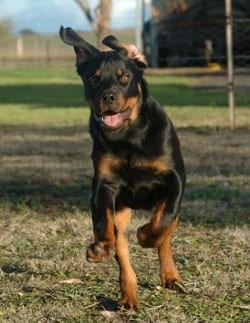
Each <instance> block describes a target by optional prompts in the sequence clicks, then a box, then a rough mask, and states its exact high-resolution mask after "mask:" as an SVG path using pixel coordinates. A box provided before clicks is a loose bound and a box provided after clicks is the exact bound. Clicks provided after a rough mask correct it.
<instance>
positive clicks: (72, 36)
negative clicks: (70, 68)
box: [59, 26, 100, 66]
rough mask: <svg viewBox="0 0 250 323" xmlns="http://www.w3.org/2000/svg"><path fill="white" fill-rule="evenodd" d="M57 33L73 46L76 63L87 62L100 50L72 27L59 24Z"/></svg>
mask: <svg viewBox="0 0 250 323" xmlns="http://www.w3.org/2000/svg"><path fill="white" fill-rule="evenodd" d="M59 35H60V37H61V39H62V41H63V42H64V43H65V44H67V45H70V46H73V47H74V50H75V53H76V65H77V66H80V65H81V64H83V63H85V62H87V61H88V60H89V59H90V58H91V57H95V56H96V55H98V54H99V53H100V52H99V50H98V49H97V48H95V47H94V46H92V45H91V44H89V43H88V42H86V40H84V39H82V38H81V37H80V36H79V35H78V34H77V33H76V32H75V31H74V30H73V29H72V28H70V27H68V28H64V27H63V26H61V28H60V31H59Z"/></svg>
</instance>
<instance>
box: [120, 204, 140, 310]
mask: <svg viewBox="0 0 250 323" xmlns="http://www.w3.org/2000/svg"><path fill="white" fill-rule="evenodd" d="M130 218H131V210H130V209H129V208H124V209H122V210H120V211H118V212H117V213H116V215H115V229H116V230H115V232H116V254H115V258H116V260H117V262H118V264H119V267H120V288H121V294H122V298H121V300H120V302H119V306H120V307H125V308H126V309H129V310H137V309H138V303H137V281H136V275H135V272H134V270H133V268H132V266H131V264H130V260H129V251H128V241H127V238H126V230H127V227H128V225H129V223H130Z"/></svg>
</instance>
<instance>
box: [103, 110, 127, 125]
mask: <svg viewBox="0 0 250 323" xmlns="http://www.w3.org/2000/svg"><path fill="white" fill-rule="evenodd" d="M102 121H103V123H104V124H105V126H107V127H119V126H120V125H121V124H122V122H123V117H122V115H121V113H112V114H104V115H103V117H102Z"/></svg>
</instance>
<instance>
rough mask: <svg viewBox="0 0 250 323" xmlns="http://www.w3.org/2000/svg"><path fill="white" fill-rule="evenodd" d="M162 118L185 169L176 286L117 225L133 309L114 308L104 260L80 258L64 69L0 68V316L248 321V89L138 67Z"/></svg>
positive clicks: (75, 103)
mask: <svg viewBox="0 0 250 323" xmlns="http://www.w3.org/2000/svg"><path fill="white" fill-rule="evenodd" d="M147 80H148V82H149V84H150V89H151V92H152V93H153V94H154V95H155V96H156V97H157V98H159V100H160V102H161V103H162V104H163V105H164V107H165V108H166V111H167V112H168V114H169V116H170V117H171V119H172V121H173V122H174V124H175V126H176V128H177V132H178V135H179V138H180V141H181V145H182V149H183V154H184V159H185V163H186V168H187V188H186V192H185V197H184V201H183V205H182V210H181V220H180V225H179V228H178V230H177V232H176V234H175V237H174V240H173V249H174V252H175V259H176V263H177V266H178V268H179V270H180V273H181V275H182V277H183V280H184V284H185V286H186V288H187V294H182V295H181V294H177V293H175V292H171V291H168V290H164V289H162V288H161V287H160V286H159V282H160V279H159V266H158V260H157V254H156V251H155V250H151V249H142V248H141V247H139V246H138V245H137V243H136V234H135V233H136V228H137V227H138V226H139V225H141V224H142V223H145V222H146V221H147V220H146V217H147V216H148V214H146V213H143V212H137V213H136V214H135V216H134V218H133V225H132V226H131V228H130V231H129V240H130V252H131V260H132V263H133V266H134V268H135V271H136V273H137V276H138V284H139V295H138V296H139V301H140V303H141V310H140V311H139V312H136V313H134V312H125V311H124V312H117V311H115V307H116V301H117V300H118V298H119V285H118V268H117V264H116V263H115V261H114V260H111V261H110V262H107V263H104V264H97V265H95V264H90V263H88V262H87V261H86V259H85V250H86V246H87V245H88V244H89V243H90V242H92V239H93V235H92V225H91V217H90V212H89V202H88V200H89V195H90V183H91V176H92V165H91V160H90V153H91V141H90V138H89V135H88V115H89V111H88V108H87V106H86V102H85V101H84V99H83V93H82V86H81V84H80V80H79V78H78V76H77V75H75V73H74V70H73V68H72V69H65V68H55V67H47V68H46V67H43V68H29V69H24V68H23V69H22V68H19V69H15V70H14V69H5V70H1V73H0V140H1V145H0V184H1V185H0V230H1V231H0V232H1V235H0V322H173V323H175V322H187V323H189V322H246V323H247V322H249V321H250V303H249V298H250V293H249V280H250V269H249V261H250V259H249V236H250V232H249V224H250V181H249V174H250V165H249V156H250V141H249V138H250V109H249V105H250V94H249V93H246V92H240V93H238V94H237V97H236V102H237V111H236V122H237V129H236V130H235V131H234V132H231V131H230V130H229V129H228V123H229V122H228V109H227V107H226V105H227V96H226V93H225V92H223V91H221V90H218V91H212V90H205V89H204V90H200V89H199V90H197V89H195V88H194V87H193V86H192V84H193V82H194V81H195V78H194V77H193V78H187V77H172V76H147Z"/></svg>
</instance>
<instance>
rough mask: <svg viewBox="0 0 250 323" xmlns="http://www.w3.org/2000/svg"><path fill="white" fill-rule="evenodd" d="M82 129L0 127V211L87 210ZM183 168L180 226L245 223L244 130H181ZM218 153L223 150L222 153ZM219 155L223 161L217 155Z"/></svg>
mask: <svg viewBox="0 0 250 323" xmlns="http://www.w3.org/2000/svg"><path fill="white" fill-rule="evenodd" d="M86 133H87V127H86V126H85V127H84V126H83V127H79V126H76V127H73V126H65V125H64V126H61V127H60V128H57V127H55V128H53V127H51V126H49V127H48V126H39V127H37V126H35V125H34V126H31V125H30V126H27V127H26V126H22V125H15V126H14V125H6V126H3V127H1V129H0V135H1V136H3V135H4V140H3V142H2V145H1V147H0V154H1V168H0V182H1V187H0V208H1V209H7V208H8V207H11V208H15V209H22V208H24V207H28V208H31V209H34V210H45V212H47V211H48V212H50V213H51V214H52V215H53V214H54V215H55V216H57V215H59V214H60V213H61V210H62V209H63V210H72V209H74V208H79V209H80V210H89V197H90V193H91V178H92V173H93V170H92V163H91V160H90V152H91V140H90V139H87V138H86ZM178 133H179V137H180V140H181V143H182V149H183V155H184V157H185V163H186V169H187V178H188V183H187V188H186V191H185V197H184V203H183V207H182V212H181V216H182V217H181V222H182V223H185V222H187V223H192V224H193V225H205V226H216V227H225V226H228V225H230V226H231V225H232V226H233V225H244V224H247V223H249V215H250V214H249V209H250V202H249V196H250V191H249V185H247V176H248V174H249V164H248V149H247V144H248V136H247V135H246V130H244V129H242V130H237V131H235V132H234V133H233V134H232V133H231V132H229V131H227V130H220V131H215V130H211V129H203V130H202V131H201V129H200V130H199V131H197V130H195V129H179V131H178ZM222 152H223V153H222ZM222 157H223V158H222Z"/></svg>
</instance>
